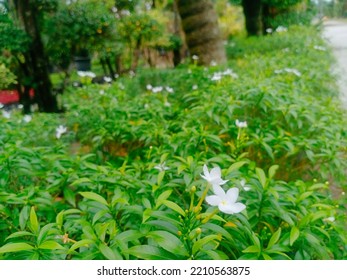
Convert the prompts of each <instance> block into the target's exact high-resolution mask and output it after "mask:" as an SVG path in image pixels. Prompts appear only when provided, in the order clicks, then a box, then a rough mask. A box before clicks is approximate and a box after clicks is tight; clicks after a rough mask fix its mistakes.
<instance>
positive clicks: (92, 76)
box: [77, 71, 96, 78]
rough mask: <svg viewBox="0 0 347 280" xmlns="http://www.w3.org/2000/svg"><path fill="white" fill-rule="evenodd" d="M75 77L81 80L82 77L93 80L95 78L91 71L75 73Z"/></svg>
mask: <svg viewBox="0 0 347 280" xmlns="http://www.w3.org/2000/svg"><path fill="white" fill-rule="evenodd" d="M77 75H78V76H80V77H81V78H84V77H89V78H95V77H96V75H95V73H93V72H91V71H77Z"/></svg>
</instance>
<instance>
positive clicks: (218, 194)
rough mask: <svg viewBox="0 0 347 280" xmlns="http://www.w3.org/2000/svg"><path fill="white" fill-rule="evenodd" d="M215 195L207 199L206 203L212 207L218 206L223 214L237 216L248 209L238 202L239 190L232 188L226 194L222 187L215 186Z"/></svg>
mask: <svg viewBox="0 0 347 280" xmlns="http://www.w3.org/2000/svg"><path fill="white" fill-rule="evenodd" d="M214 193H215V194H214V195H210V196H207V197H206V202H207V203H208V204H210V205H212V206H218V208H219V210H220V211H221V212H223V213H226V214H236V213H239V212H241V211H243V210H244V209H245V208H246V205H244V204H243V203H240V202H236V201H237V198H238V196H239V189H238V188H231V189H229V190H228V191H227V192H226V193H225V191H224V190H223V189H222V187H220V186H215V188H214Z"/></svg>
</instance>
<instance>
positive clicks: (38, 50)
mask: <svg viewBox="0 0 347 280" xmlns="http://www.w3.org/2000/svg"><path fill="white" fill-rule="evenodd" d="M33 2H34V1H33V0H27V1H22V0H15V1H14V4H15V8H16V12H17V17H18V19H19V22H20V23H21V25H22V26H23V27H24V29H25V31H26V32H27V34H28V35H29V36H30V37H31V39H32V42H31V46H30V49H29V52H28V55H27V56H26V57H27V61H26V62H25V63H27V64H28V66H29V69H30V72H31V76H32V79H33V88H34V91H35V100H36V102H37V104H38V106H39V110H40V111H42V112H47V113H53V112H58V103H57V99H56V96H55V95H53V92H52V84H51V81H50V77H49V71H48V59H47V57H46V56H45V52H44V47H43V43H42V39H41V34H40V30H39V25H38V16H39V11H38V9H37V7H36V6H35V3H33Z"/></svg>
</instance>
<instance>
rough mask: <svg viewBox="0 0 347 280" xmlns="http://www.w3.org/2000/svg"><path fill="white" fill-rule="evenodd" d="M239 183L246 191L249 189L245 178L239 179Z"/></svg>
mask: <svg viewBox="0 0 347 280" xmlns="http://www.w3.org/2000/svg"><path fill="white" fill-rule="evenodd" d="M240 185H241V187H242V188H243V189H244V190H245V191H246V192H248V191H249V190H251V187H249V186H248V185H246V180H245V179H242V180H241V181H240Z"/></svg>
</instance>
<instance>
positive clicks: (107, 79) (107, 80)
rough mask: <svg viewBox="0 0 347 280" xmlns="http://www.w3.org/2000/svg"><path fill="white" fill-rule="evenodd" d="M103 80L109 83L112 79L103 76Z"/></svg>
mask: <svg viewBox="0 0 347 280" xmlns="http://www.w3.org/2000/svg"><path fill="white" fill-rule="evenodd" d="M104 81H105V82H106V83H111V82H112V79H111V77H107V76H105V77H104Z"/></svg>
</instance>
